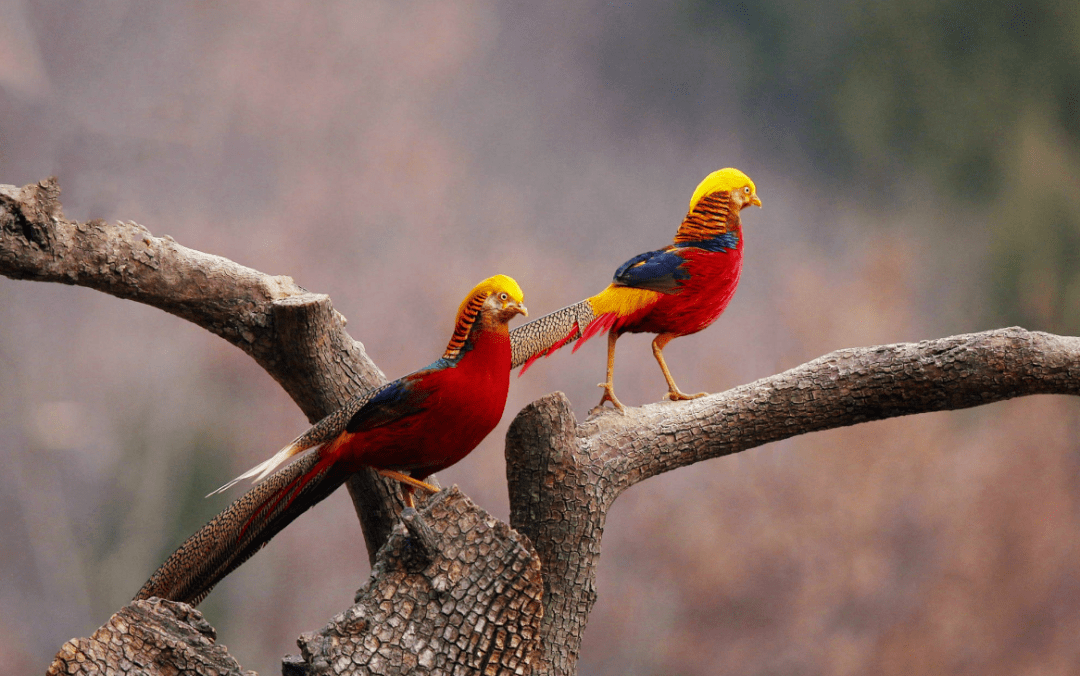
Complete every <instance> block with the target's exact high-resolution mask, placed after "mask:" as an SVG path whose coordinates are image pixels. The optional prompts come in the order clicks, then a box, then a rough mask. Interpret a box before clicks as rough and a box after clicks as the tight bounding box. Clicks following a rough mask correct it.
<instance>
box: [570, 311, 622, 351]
mask: <svg viewBox="0 0 1080 676" xmlns="http://www.w3.org/2000/svg"><path fill="white" fill-rule="evenodd" d="M618 319H619V316H618V315H617V314H615V313H613V312H608V313H607V314H602V315H600V316H599V317H597V318H596V321H594V322H593V323H592V324H589V326H588V328H586V329H585V331H584V332H583V333H582V334H581V340H579V341H578V342H577V345H574V349H573V350H572V351H573V352H577V351H578V348H579V347H581V346H582V345H584V344H585V341H587V340H588V339H590V338H592V337H593V336H595V335H596V334H598V333H603V332H604V331H607V330H608V329H610V328H611V327H613V326H615V323H616V321H618Z"/></svg>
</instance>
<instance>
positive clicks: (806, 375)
mask: <svg viewBox="0 0 1080 676" xmlns="http://www.w3.org/2000/svg"><path fill="white" fill-rule="evenodd" d="M1030 394H1074V395H1075V394H1080V338H1074V337H1062V336H1055V335H1051V334H1047V333H1039V332H1030V331H1026V330H1024V329H1020V328H1010V329H999V330H997V331H987V332H984V333H973V334H967V335H960V336H951V337H948V338H941V339H938V340H926V341H923V342H920V343H901V344H897V345H883V346H879V347H870V348H858V349H848V350H837V351H836V352H833V353H830V354H827V355H825V356H823V357H819V358H818V359H815V360H813V361H811V362H808V363H806V364H803V365H801V366H798V367H796V368H793V369H791V370H789V371H785V372H783V373H779V374H776V375H774V376H770V377H768V378H764V379H762V380H758V381H756V382H753V383H750V384H748V385H743V386H741V387H737V388H735V389H732V390H729V391H727V392H723V393H720V394H714V395H711V396H708V397H703V398H701V399H696V400H693V401H690V402H679V403H673V402H664V403H659V404H651V405H648V406H643V407H641V408H638V409H630V410H629V411H628V412H627V413H625V414H621V413H619V412H617V411H615V410H613V409H612V410H609V411H606V412H604V413H601V414H600V415H596V416H593V417H591V418H589V419H588V420H586V421H585V422H584V423H582V424H580V425H579V424H577V422H576V420H575V418H574V414H573V410H572V409H571V407H570V404H569V402H568V401H567V400H566V398H565V396H564V395H563V394H562V393H560V392H556V393H554V394H551V395H548V396H546V397H544V398H542V399H540V400H539V401H536V402H534V403H532V404H530V405H529V406H527V407H526V408H524V409H523V410H522V411H521V412H520V413H519V414H518V416H517V418H516V419H515V420H514V422H513V423H512V424H511V426H510V429H509V431H508V433H507V440H506V441H507V443H506V460H507V462H506V473H507V480H508V482H509V485H510V524H511V525H512V526H513V527H514V528H516V529H517V530H519V531H521V532H522V533H524V534H525V535H528V536H529V538H530V539H531V540H532V541H533V543H534V544H535V546H536V550H537V553H538V554H539V555H540V560H541V563H542V565H543V570H544V612H545V615H544V620H543V624H542V631H541V634H542V635H543V637H544V648H545V657H544V661H545V663H549V664H551V665H552V673H555V674H573V673H575V665H576V662H577V655H578V651H579V650H580V647H581V638H582V635H583V631H584V627H585V624H586V623H587V621H588V615H589V612H590V611H591V610H592V607H593V604H594V603H595V601H596V564H597V561H598V559H599V557H600V541H601V536H602V535H603V530H604V522H605V520H606V518H607V511H608V508H609V507H610V506H611V504H612V502H614V501H615V498H617V497H618V496H619V495H620V494H621V493H622V492H623V491H625V490H626V489H627V488H629V487H630V486H633V485H634V484H636V483H638V482H639V481H643V480H645V479H647V478H649V477H652V476H655V475H657V474H660V473H663V472H667V471H670V470H673V469H676V468H678V467H683V466H685V465H690V464H693V463H695V462H700V461H702V460H707V459H709V458H715V457H719V456H722V455H728V454H730V453H737V452H739V451H744V450H747V449H750V448H754V447H756V446H761V445H762V444H766V443H769V442H771V441H779V440H781V439H787V438H789V437H793V436H797V435H800V434H806V433H808V432H816V431H821V430H826V429H832V428H836V427H844V426H847V425H855V424H858V423H861V422H868V421H871V420H883V419H885V418H893V417H897V416H901V415H910V414H914V413H926V412H930V411H943V410H952V409H961V408H969V407H972V406H979V405H981V404H989V403H992V402H995V401H1002V400H1005V399H1011V398H1014V397H1019V396H1024V395H1030Z"/></svg>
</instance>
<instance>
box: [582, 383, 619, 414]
mask: <svg viewBox="0 0 1080 676" xmlns="http://www.w3.org/2000/svg"><path fill="white" fill-rule="evenodd" d="M596 386H597V387H602V388H604V396H602V397H600V403H599V404H597V405H596V406H595V407H594V408H593V409H592V410H591V411H589V415H594V414H596V413H599V412H601V411H604V410H606V409H605V408H604V402H605V401H610V402H611V404H612V406H614V407H615V408H616V410H618V411H619V412H620V413H626V407H625V406H623V404H622V402H621V401H619V400H618V398H617V397H616V396H615V386H614V385H612V384H611V383H597V384H596Z"/></svg>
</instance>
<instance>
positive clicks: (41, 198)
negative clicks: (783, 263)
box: [0, 179, 1080, 675]
mask: <svg viewBox="0 0 1080 676" xmlns="http://www.w3.org/2000/svg"><path fill="white" fill-rule="evenodd" d="M58 193H59V191H58V189H57V187H56V183H55V181H54V180H51V179H50V180H47V181H43V182H42V183H40V184H37V185H30V186H26V187H24V188H21V189H16V188H13V187H11V186H0V274H4V275H6V276H9V277H12V278H16V279H35V280H41V281H57V282H62V283H67V284H79V285H83V286H89V287H91V288H96V289H100V290H102V291H105V292H107V293H111V294H113V295H116V296H119V297H122V298H130V299H132V300H137V301H139V302H143V303H147V304H150V305H154V306H155V307H160V308H162V309H164V310H166V311H168V312H171V313H173V314H176V315H177V316H180V317H184V318H185V319H188V320H190V321H193V322H195V323H196V324H198V325H200V326H203V327H204V328H207V329H208V330H211V331H213V332H214V333H217V334H218V335H221V336H223V337H224V338H226V339H227V340H229V341H230V342H232V343H234V344H235V345H237V346H238V347H240V348H241V349H243V350H244V351H245V352H247V353H248V354H250V355H251V356H252V357H254V358H255V359H256V361H257V362H258V363H259V364H260V365H262V366H263V367H264V368H265V369H266V370H267V371H268V372H269V373H270V374H271V375H272V376H273V377H274V378H275V379H276V380H277V381H278V382H279V383H281V384H282V386H283V387H284V388H285V389H286V391H287V392H289V394H290V396H292V397H293V399H294V400H295V401H296V402H297V404H298V405H299V406H300V407H301V409H303V410H304V411H305V413H306V414H307V415H308V416H309V418H311V419H313V420H314V419H317V418H319V417H322V416H323V415H326V414H327V413H329V412H331V411H333V410H335V409H336V408H338V407H340V406H341V405H342V404H343V403H345V401H347V400H348V399H349V398H350V397H351V396H352V395H353V394H355V393H356V392H358V391H360V390H362V389H364V388H366V387H370V386H373V385H376V384H378V383H380V382H382V381H383V376H382V374H381V373H380V372H379V370H378V369H377V368H376V367H375V365H374V364H372V363H371V361H370V360H369V359H368V358H367V356H366V355H365V354H364V350H363V346H362V345H360V343H358V342H356V341H354V340H353V339H352V338H351V337H350V336H349V335H348V334H347V333H346V332H345V330H344V324H345V322H344V319H343V318H342V317H341V316H340V315H339V314H338V313H337V312H335V311H334V310H333V307H332V305H331V304H330V301H329V298H327V297H326V296H323V295H317V294H312V293H309V292H307V291H305V290H303V289H301V288H300V287H298V286H296V285H295V283H293V282H292V280H291V279H289V278H287V277H269V276H267V275H263V274H262V273H259V272H256V271H254V270H251V269H249V268H245V267H243V266H240V265H237V264H235V263H233V262H231V261H228V260H226V259H224V258H220V257H217V256H210V255H207V254H202V253H199V252H196V251H192V250H190V249H186V248H184V247H182V246H180V245H178V244H176V243H175V242H173V241H172V240H171V239H169V238H156V237H153V236H152V235H151V234H150V233H149V232H148V231H146V229H145V228H142V227H141V226H138V225H135V224H117V225H115V226H109V225H107V224H105V223H103V222H101V221H92V222H89V223H74V222H71V221H68V220H66V219H65V218H64V217H63V212H62V210H61V208H60V205H59V202H58V201H57V196H58ZM519 342H520V341H519ZM521 345H523V346H525V348H524V351H522V350H519V351H518V352H519V353H520V354H519V353H515V359H525V358H527V356H528V355H527V354H526V353H527V352H528V349H527V347H528V346H527V341H526V342H522V343H521ZM1078 391H1080V339H1077V338H1071V337H1059V336H1052V335H1049V334H1045V333H1032V332H1028V331H1025V330H1023V329H1017V328H1013V329H1001V330H998V331H989V332H986V333H978V334H970V335H962V336H953V337H949V338H942V339H939V340H931V341H924V342H921V343H916V344H899V345H887V346H881V347H873V348H860V349H851V350H840V351H837V352H834V353H831V354H829V355H826V356H824V357H821V358H819V359H816V360H814V361H811V362H809V363H807V364H804V365H802V366H799V367H796V368H794V369H791V370H789V371H786V372H784V373H780V374H777V375H775V376H771V377H769V378H765V379H762V380H759V381H757V382H755V383H750V384H748V385H744V386H741V387H738V388H735V389H733V390H730V391H728V392H724V393H721V394H716V395H712V396H709V397H704V398H702V399H698V400H695V401H692V402H679V403H662V404H653V405H650V406H644V407H642V408H640V409H631V410H630V411H629V412H627V413H626V414H625V415H624V414H620V413H616V412H607V413H603V414H601V415H598V416H594V417H592V418H590V419H588V420H586V421H585V422H583V423H581V424H578V422H577V421H576V419H575V417H574V415H573V411H572V410H571V408H570V406H569V402H568V401H567V400H566V398H565V396H564V395H562V394H561V393H555V394H552V395H548V396H546V397H544V398H542V399H540V400H538V401H536V402H534V403H533V404H530V405H529V406H527V407H526V408H525V409H523V410H522V411H521V412H520V413H519V414H518V415H517V417H516V418H515V420H514V421H513V423H512V424H511V426H510V429H509V431H508V433H507V443H506V458H507V479H508V484H509V490H510V505H511V524H512V525H513V527H514V528H515V529H516V530H517V531H518V532H514V531H511V530H509V529H506V528H505V527H504V526H503V525H500V524H498V523H497V522H495V521H494V520H493V519H491V517H490V516H488V515H487V514H486V513H483V512H482V511H481V510H479V509H478V508H476V507H475V505H472V504H471V503H470V502H468V500H467V499H466V498H464V497H462V496H460V494H459V493H457V492H455V491H448V492H444V493H442V494H440V495H438V496H436V497H435V498H434V499H432V500H429V501H428V502H427V503H426V504H424V505H423V509H422V511H421V513H420V514H421V515H423V519H425V520H423V521H421V520H419V519H421V516H418V515H413V514H412V513H410V514H409V515H408V516H407V520H406V523H405V524H402V523H400V522H399V520H398V518H397V516H396V504H395V495H397V494H398V491H397V485H396V484H385V483H380V482H379V481H378V480H372V477H373V476H374V475H373V473H362V474H358V475H356V477H354V479H353V481H354V482H359V483H357V484H356V485H354V486H351V487H350V488H351V489H352V491H351V492H353V498H354V504H356V505H357V510H358V513H360V514H361V520H362V523H363V524H364V527H365V537H366V538H367V539H368V545H369V555H370V556H372V557H374V556H375V553H376V551H377V550H379V545H383V544H384V543H385V547H384V548H383V549H382V553H380V554H379V559H378V561H377V562H376V563H375V567H374V569H373V577H372V579H371V581H370V582H369V584H368V585H367V586H366V587H365V588H364V589H363V590H361V592H360V594H359V595H358V598H357V603H358V604H359V605H357V606H355V607H354V608H352V609H350V610H349V611H346V613H344V614H342V615H340V616H339V617H338V618H336V619H335V620H334V621H333V622H332V623H331V624H330V625H328V626H327V628H326V629H324V630H323V631H322V632H320V633H318V634H309V635H306V636H305V637H303V638H302V640H301V644H302V646H303V649H304V655H303V658H302V659H294V660H291V661H290V662H288V663H287V665H286V669H287V670H288V671H289V673H305V674H309V673H329V672H331V671H332V672H333V673H335V674H339V673H340V674H344V673H405V672H408V671H410V670H419V671H423V670H429V671H432V670H434V671H438V670H440V669H442V670H445V671H450V670H451V669H450V668H449V665H450V664H454V665H465V667H466V668H467V669H473V670H477V671H480V672H484V673H487V672H488V671H491V672H494V673H529V672H530V670H531V671H532V673H544V674H547V673H550V674H560V675H561V674H573V673H575V672H576V664H577V656H578V653H579V651H580V647H581V639H582V635H583V633H584V629H585V626H586V624H587V621H588V616H589V613H590V611H591V610H592V607H593V605H594V603H595V600H596V564H597V562H598V560H599V556H600V551H601V550H600V542H601V537H602V534H603V529H604V525H605V522H606V517H607V511H608V509H609V508H610V507H611V505H612V503H613V502H614V500H615V499H616V498H617V497H618V496H619V495H620V494H621V493H622V492H623V491H624V490H626V488H628V487H629V486H632V485H634V484H635V483H637V482H639V481H642V480H644V479H647V478H649V477H652V476H655V475H657V474H660V473H662V472H666V471H669V470H671V469H675V468H677V467H683V466H686V465H689V464H692V463H695V462H699V461H701V460H706V459H709V458H714V457H718V456H722V455H727V454H730V453H735V452H738V451H742V450H746V449H749V448H753V447H755V446H759V445H762V444H765V443H768V442H770V441H776V440H779V439H785V438H789V437H792V436H796V435H799V434H805V433H807V432H813V431H820V430H825V429H832V428H835V427H841V426H845V425H853V424H856V423H860V422H866V421H870V420H881V419H884V418H890V417H895V416H900V415H910V414H914V413H922V412H929V411H941V410H948V409H956V408H965V407H970V406H977V405H979V404H984V403H990V402H994V401H1001V400H1003V399H1009V398H1012V397H1017V396H1023V395H1028V394H1039V393H1058V394H1077V393H1078ZM365 482H366V485H363V486H360V484H363V483H365ZM358 486H359V487H358ZM392 530H393V535H391V531H392ZM518 533H520V534H521V535H524V536H527V538H528V539H529V540H531V542H532V545H533V547H535V550H533V549H531V548H530V546H529V542H528V541H526V540H524V539H523V538H521V536H520V535H518ZM534 551H535V554H534ZM537 557H538V558H539V561H540V567H539V568H537V566H536V560H537ZM541 573H542V603H540V604H537V602H536V601H537V597H538V595H540V594H541V591H540V590H541V582H540V580H538V579H537V575H538V574H541ZM451 578H453V579H451ZM459 583H460V585H459V586H454V585H455V584H459ZM140 603H145V602H138V603H137V604H133V605H130V606H128V607H127V608H125V609H124V610H122V611H121V613H120V614H118V615H117V616H114V619H116V618H117V617H119V618H120V620H119V621H120V622H121V624H123V623H125V622H126V623H145V624H151V625H152V624H154V623H156V622H157V620H156V619H154V618H152V617H149V616H148V615H147V614H146V612H144V611H145V607H144V606H141V605H139V604H140ZM185 608H186V607H185V606H182V605H181V606H164V605H160V604H159V605H158V606H155V610H154V611H153V612H154V613H158V612H159V611H162V610H164V612H165V614H166V615H169V616H171V617H173V618H174V619H175V618H179V619H181V620H183V621H184V622H186V623H188V624H191V625H192V626H194V627H195V629H194V630H192V631H194V633H191V632H189V631H188V630H187V629H181V630H180V633H181V634H182V635H185V636H191V637H194V636H195V635H196V634H197V635H200V636H202V637H203V639H206V638H207V637H208V636H209V635H208V634H207V633H206V632H205V631H203V628H201V627H202V625H200V624H199V622H201V617H198V616H197V614H194V615H193V614H189V613H188V610H185ZM124 613H127V615H125V614H124ZM177 613H179V615H178V614H177ZM118 626H120V625H117V624H115V623H113V622H112V621H111V622H110V624H108V625H106V626H105V627H103V628H102V629H101V630H99V632H98V634H95V637H92V639H80V641H82V642H79V641H76V642H69V643H68V644H65V647H64V648H63V649H62V650H61V652H60V654H58V656H57V659H58V664H60V665H61V666H60V667H58V668H61V669H64V670H67V669H70V668H72V667H71V665H72V664H73V663H75V662H79V655H82V659H83V660H85V659H86V658H87V655H89V653H88V652H86V651H87V650H90V648H85V649H84V645H85V646H91V645H95V644H92V643H89V642H88V641H92V640H94V639H96V638H98V635H99V634H100V635H101V636H103V637H106V638H109V637H112V636H113V635H117V636H120V634H123V632H122V631H121V632H120V634H117V632H116V627H118ZM109 627H112V629H109ZM137 631H142V629H139V628H132V629H130V631H129V633H134V632H137ZM211 631H212V630H211ZM102 632H104V633H102ZM110 632H111V633H110ZM185 632H187V633H185ZM203 639H193V640H195V641H196V642H198V641H200V640H203ZM109 640H111V638H109ZM117 640H119V641H121V643H123V641H124V640H125V639H123V637H122V636H120V637H119V638H118V639H117ZM147 645H148V646H149V647H148V648H146V649H147V650H149V651H153V650H154V648H153V645H152V644H149V643H147ZM192 645H194V643H192ZM200 645H203V647H206V646H208V645H209V646H212V642H206V641H204V642H203V643H200ZM435 646H439V647H438V649H436V648H435ZM344 647H347V649H346V648H344ZM429 648H430V650H429ZM79 651H83V652H79ZM350 651H351V652H350ZM102 654H103V655H106V658H103V659H105V660H106V661H105V662H104V664H106V665H114V668H117V669H118V671H120V672H124V670H125V669H127V670H128V671H130V668H128V667H125V666H124V664H126V662H123V661H120V662H111V661H109V660H128V662H132V660H131V658H130V657H127V656H126V653H125V656H124V657H122V658H121V657H119V656H118V655H113V654H112V653H102ZM439 655H442V656H443V657H438V656H439ZM346 657H347V658H348V660H346V659H345V658H346ZM140 659H142V658H141V657H140ZM162 659H164V658H162ZM176 659H177V660H185V659H196V658H192V657H184V656H179V655H178V656H177V657H176ZM198 659H202V658H201V657H200V658H198ZM440 659H441V660H443V661H441V662H440V661H439V660H440ZM65 660H66V661H65ZM72 660H74V662H72ZM115 664H119V665H120V666H119V667H115ZM139 664H142V662H139ZM174 664H176V662H171V663H169V665H163V666H162V671H163V672H164V673H171V672H170V671H169V669H170V668H175V667H173V666H170V665H174ZM75 668H78V667H75ZM214 668H220V669H221V670H223V672H228V673H233V672H234V671H235V670H238V667H235V670H234V667H233V665H232V664H231V663H229V664H226V663H225V662H222V663H221V666H220V667H214ZM76 673H78V672H76ZM124 673H126V672H124Z"/></svg>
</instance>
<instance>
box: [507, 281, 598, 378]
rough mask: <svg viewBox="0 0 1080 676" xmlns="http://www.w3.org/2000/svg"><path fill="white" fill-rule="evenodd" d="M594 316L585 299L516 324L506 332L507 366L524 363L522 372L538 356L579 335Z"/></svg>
mask: <svg viewBox="0 0 1080 676" xmlns="http://www.w3.org/2000/svg"><path fill="white" fill-rule="evenodd" d="M596 318H597V317H596V313H594V312H593V308H592V304H591V303H590V302H589V300H588V299H586V300H583V301H581V302H580V303H575V304H573V305H570V306H567V307H564V308H563V309H561V310H556V311H555V312H552V313H551V314H548V315H544V316H543V317H540V318H539V319H534V320H533V321H531V322H528V323H526V324H523V325H521V326H519V327H517V328H516V329H514V330H513V331H511V332H510V350H511V363H510V368H511V369H516V368H517V367H519V366H522V365H524V368H522V369H521V372H522V373H524V372H525V371H526V370H527V369H528V368H529V366H531V365H532V363H533V362H534V361H536V360H537V359H539V358H540V357H546V356H547V355H549V354H551V353H552V352H554V351H556V350H558V349H559V348H561V347H563V346H564V345H566V344H568V343H570V342H571V341H573V340H575V339H577V338H579V337H580V336H581V335H582V331H583V330H584V331H588V327H589V325H590V324H592V323H593V322H594V321H595V320H596Z"/></svg>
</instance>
